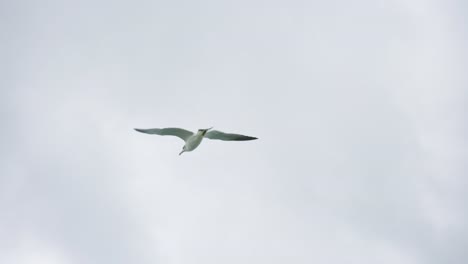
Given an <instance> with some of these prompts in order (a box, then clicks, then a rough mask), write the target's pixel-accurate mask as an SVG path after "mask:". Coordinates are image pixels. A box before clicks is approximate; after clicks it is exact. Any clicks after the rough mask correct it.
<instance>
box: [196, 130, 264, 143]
mask: <svg viewBox="0 0 468 264" xmlns="http://www.w3.org/2000/svg"><path fill="white" fill-rule="evenodd" d="M205 137H206V138H209V139H218V140H227V141H231V140H234V141H243V140H254V139H257V138H256V137H250V136H244V135H239V134H231V133H224V132H221V131H218V130H210V131H208V132H207V133H206V134H205Z"/></svg>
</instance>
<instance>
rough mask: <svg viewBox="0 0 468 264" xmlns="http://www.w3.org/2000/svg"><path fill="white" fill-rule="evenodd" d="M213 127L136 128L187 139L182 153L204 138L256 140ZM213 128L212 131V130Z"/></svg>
mask: <svg viewBox="0 0 468 264" xmlns="http://www.w3.org/2000/svg"><path fill="white" fill-rule="evenodd" d="M211 129H212V128H207V129H199V130H198V131H197V133H193V132H191V131H188V130H185V129H182V128H172V127H169V128H150V129H139V128H135V130H136V131H138V132H141V133H146V134H156V135H161V136H176V137H178V138H180V139H182V140H184V141H185V145H184V147H183V148H182V151H181V152H180V153H179V155H181V154H182V153H184V152H189V151H192V150H194V149H196V148H197V147H198V146H199V145H200V143H201V142H202V141H203V138H205V137H206V138H209V139H219V140H225V141H226V140H227V141H233V140H234V141H245V140H254V139H257V138H256V137H250V136H244V135H239V134H230V133H224V132H221V131H217V130H211ZM210 130H211V131H210Z"/></svg>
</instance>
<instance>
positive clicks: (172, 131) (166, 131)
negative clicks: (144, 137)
mask: <svg viewBox="0 0 468 264" xmlns="http://www.w3.org/2000/svg"><path fill="white" fill-rule="evenodd" d="M135 130H136V131H138V132H141V133H146V134H155V135H160V136H176V137H178V138H180V139H182V140H183V141H187V139H188V138H189V137H190V136H192V135H193V133H192V132H190V131H188V130H185V129H182V128H175V127H168V128H150V129H140V128H135Z"/></svg>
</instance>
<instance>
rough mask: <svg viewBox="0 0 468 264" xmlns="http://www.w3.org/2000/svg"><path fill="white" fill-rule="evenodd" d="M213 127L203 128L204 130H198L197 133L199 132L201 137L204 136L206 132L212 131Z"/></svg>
mask: <svg viewBox="0 0 468 264" xmlns="http://www.w3.org/2000/svg"><path fill="white" fill-rule="evenodd" d="M212 128H213V127H210V128H205V129H198V132H200V133H201V134H202V135H205V134H206V132H208V131H209V130H210V129H212Z"/></svg>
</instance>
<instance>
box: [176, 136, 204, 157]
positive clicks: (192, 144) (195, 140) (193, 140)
mask: <svg viewBox="0 0 468 264" xmlns="http://www.w3.org/2000/svg"><path fill="white" fill-rule="evenodd" d="M203 136H204V133H203V132H202V131H198V132H197V133H196V134H193V135H192V136H190V137H189V138H188V139H187V141H185V145H184V147H183V148H182V152H181V153H180V154H182V153H183V152H185V151H192V150H194V149H196V148H197V147H198V146H199V145H200V144H201V142H202V140H203ZM180 154H179V155H180Z"/></svg>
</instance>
